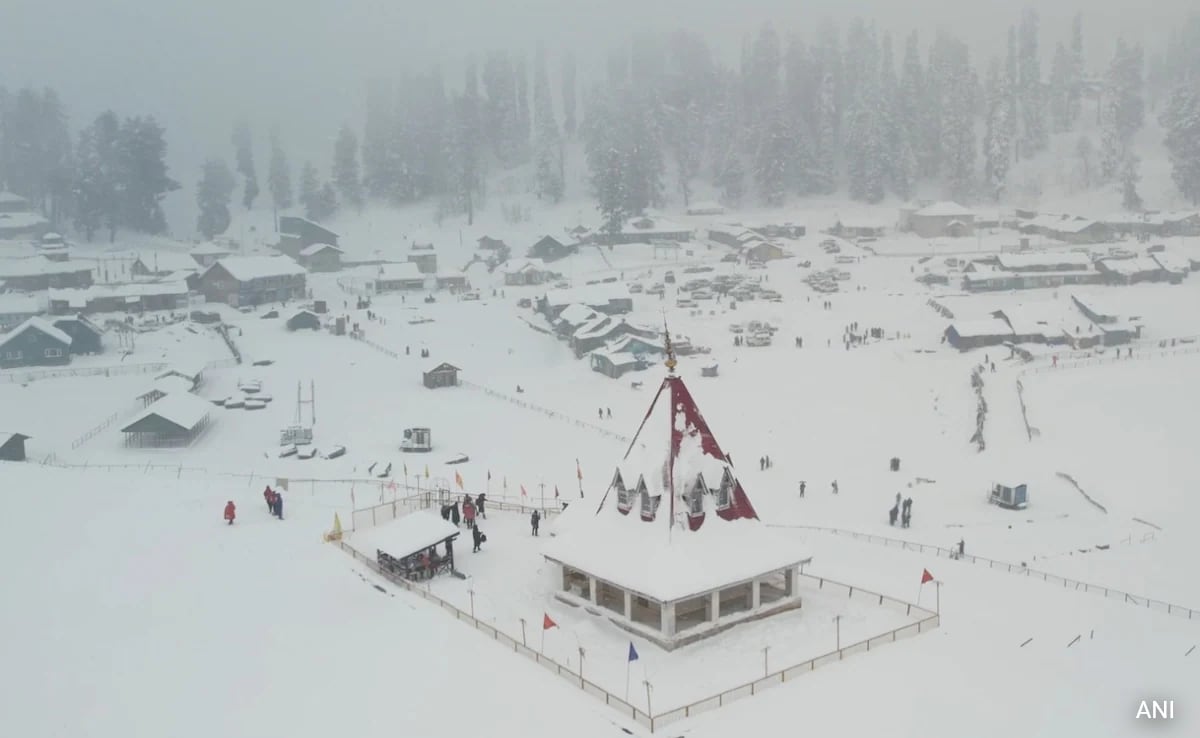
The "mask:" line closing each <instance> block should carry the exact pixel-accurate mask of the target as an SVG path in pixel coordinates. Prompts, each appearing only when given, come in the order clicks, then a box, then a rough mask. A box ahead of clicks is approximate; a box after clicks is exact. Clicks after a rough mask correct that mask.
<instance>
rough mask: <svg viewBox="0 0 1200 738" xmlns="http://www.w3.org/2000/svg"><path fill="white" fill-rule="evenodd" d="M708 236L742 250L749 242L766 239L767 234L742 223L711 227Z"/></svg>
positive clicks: (724, 244)
mask: <svg viewBox="0 0 1200 738" xmlns="http://www.w3.org/2000/svg"><path fill="white" fill-rule="evenodd" d="M708 238H709V240H710V241H715V242H717V243H719V244H721V245H722V246H728V247H729V248H731V249H737V250H739V251H740V250H742V249H744V248H746V246H747V245H749V244H753V243H756V242H758V241H762V240H764V238H765V234H762V233H758V232H757V231H754V230H751V229H750V228H746V227H744V226H740V225H728V226H714V227H712V228H709V229H708Z"/></svg>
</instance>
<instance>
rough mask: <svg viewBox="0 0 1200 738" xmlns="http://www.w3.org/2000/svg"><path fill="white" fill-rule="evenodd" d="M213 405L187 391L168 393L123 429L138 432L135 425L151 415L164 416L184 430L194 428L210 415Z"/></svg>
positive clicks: (127, 431)
mask: <svg viewBox="0 0 1200 738" xmlns="http://www.w3.org/2000/svg"><path fill="white" fill-rule="evenodd" d="M212 407H213V406H212V403H211V402H209V401H207V400H202V399H200V398H199V397H196V396H195V395H193V394H190V393H187V392H183V393H176V394H173V395H167V396H166V397H164V398H162V399H160V400H158V401H157V402H155V403H154V404H152V405H151V406H150V407H148V408H146V409H145V410H143V411H142V412H141V413H139V414H138V415H137V417H135V418H134V419H133V420H132V421H131V422H130V423H129V424H128V425H126V426H125V427H124V428H122V429H121V431H122V432H124V433H129V432H136V430H137V429H136V428H135V426H137V425H138V424H139V423H142V422H143V421H145V420H147V419H148V418H151V417H159V418H162V419H163V420H165V421H167V422H168V423H170V424H172V425H175V426H178V427H179V428H181V429H183V430H192V429H193V428H195V427H196V426H197V425H199V424H200V421H202V420H204V418H205V417H207V416H208V414H209V413H210V412H211V411H212ZM130 429H133V430H132V431H131V430H130Z"/></svg>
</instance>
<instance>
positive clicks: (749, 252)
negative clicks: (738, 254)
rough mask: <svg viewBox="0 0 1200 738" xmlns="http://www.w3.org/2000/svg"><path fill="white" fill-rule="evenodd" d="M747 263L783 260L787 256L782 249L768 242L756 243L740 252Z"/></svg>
mask: <svg viewBox="0 0 1200 738" xmlns="http://www.w3.org/2000/svg"><path fill="white" fill-rule="evenodd" d="M742 255H743V256H745V257H746V259H747V260H748V261H758V262H764V263H765V262H768V261H773V260H775V259H783V258H785V257H786V256H787V255H788V254H787V252H786V251H784V250H783V248H782V247H781V246H779V245H777V244H774V243H771V242H770V241H758V242H756V243H754V244H752V245H750V246H749V247H747V248H746V250H745V251H743V252H742Z"/></svg>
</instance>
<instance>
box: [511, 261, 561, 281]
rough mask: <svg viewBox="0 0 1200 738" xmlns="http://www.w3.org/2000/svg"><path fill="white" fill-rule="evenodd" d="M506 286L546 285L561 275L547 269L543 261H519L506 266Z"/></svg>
mask: <svg viewBox="0 0 1200 738" xmlns="http://www.w3.org/2000/svg"><path fill="white" fill-rule="evenodd" d="M502 271H503V273H504V284H505V286H507V287H519V286H528V285H538V284H545V283H547V282H553V281H554V280H555V279H558V277H559V275H558V274H556V273H554V272H552V271H550V270H549V269H547V268H546V262H544V261H542V260H541V259H517V260H515V261H510V262H508V263H507V264H505V265H504V269H503V270H502Z"/></svg>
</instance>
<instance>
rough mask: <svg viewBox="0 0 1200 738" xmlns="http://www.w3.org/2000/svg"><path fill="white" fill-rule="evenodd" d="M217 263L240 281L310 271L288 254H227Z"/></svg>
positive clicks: (287, 275) (293, 274) (295, 274)
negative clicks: (287, 255)
mask: <svg viewBox="0 0 1200 738" xmlns="http://www.w3.org/2000/svg"><path fill="white" fill-rule="evenodd" d="M217 264H220V265H221V266H222V267H223V268H224V269H225V271H227V272H229V275H230V276H231V277H233V278H234V279H236V280H237V281H239V282H249V281H252V280H255V279H268V278H270V277H291V276H298V275H301V274H307V273H308V272H307V271H306V270H305V269H304V267H302V266H300V265H299V264H297V263H296V262H294V261H292V260H291V259H289V258H288V257H286V256H227V257H225V258H223V259H219V260H218V261H217Z"/></svg>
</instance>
